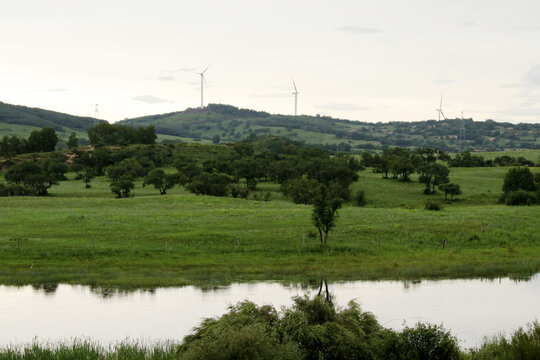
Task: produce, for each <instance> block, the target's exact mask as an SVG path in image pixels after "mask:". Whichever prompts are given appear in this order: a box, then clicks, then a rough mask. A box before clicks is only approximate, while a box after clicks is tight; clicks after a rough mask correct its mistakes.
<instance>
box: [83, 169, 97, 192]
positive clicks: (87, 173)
mask: <svg viewBox="0 0 540 360" xmlns="http://www.w3.org/2000/svg"><path fill="white" fill-rule="evenodd" d="M95 177H96V171H95V170H94V169H93V168H91V167H87V168H85V169H84V174H83V177H82V179H83V182H84V188H85V189H90V188H91V187H92V186H91V185H90V181H92V179H93V178H95Z"/></svg>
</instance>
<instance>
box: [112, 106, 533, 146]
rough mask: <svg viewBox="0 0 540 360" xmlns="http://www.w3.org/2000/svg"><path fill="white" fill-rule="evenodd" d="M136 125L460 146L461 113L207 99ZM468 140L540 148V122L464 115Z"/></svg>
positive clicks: (225, 134)
mask: <svg viewBox="0 0 540 360" xmlns="http://www.w3.org/2000/svg"><path fill="white" fill-rule="evenodd" d="M122 123H127V124H131V125H134V126H143V125H144V126H146V125H150V124H152V125H154V126H155V127H156V131H157V133H159V134H166V135H170V136H178V137H182V138H191V139H194V140H196V141H198V140H206V141H208V140H212V139H214V140H216V141H217V140H218V139H219V140H220V141H221V142H225V141H237V140H240V139H242V138H244V137H246V136H248V135H249V134H250V133H255V134H273V135H281V136H285V137H288V138H291V139H293V140H298V141H303V142H305V143H307V144H314V145H322V146H324V147H326V148H328V149H331V150H344V151H349V150H364V149H380V148H382V147H384V146H414V147H428V146H429V147H437V148H440V149H445V150H448V151H457V150H458V148H459V134H460V125H461V120H460V119H447V120H443V121H436V120H427V121H417V122H401V121H393V122H389V123H381V122H379V123H367V122H359V121H350V120H342V119H334V118H332V117H327V116H304V115H301V116H287V115H273V114H269V113H266V112H261V111H254V110H248V109H239V108H236V107H234V106H230V105H220V104H210V105H208V106H207V107H205V108H197V109H188V110H185V111H180V112H174V113H168V114H161V115H152V116H144V117H139V118H134V119H127V120H124V121H122ZM463 123H464V126H465V139H466V146H467V147H469V148H472V149H474V150H477V151H495V150H503V149H540V124H517V125H515V124H511V123H498V122H495V121H493V120H486V121H481V122H478V121H473V120H472V119H465V120H464V121H463Z"/></svg>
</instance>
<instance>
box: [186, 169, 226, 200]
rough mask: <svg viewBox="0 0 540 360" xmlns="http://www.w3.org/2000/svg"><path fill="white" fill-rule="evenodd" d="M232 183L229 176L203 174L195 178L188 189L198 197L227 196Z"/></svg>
mask: <svg viewBox="0 0 540 360" xmlns="http://www.w3.org/2000/svg"><path fill="white" fill-rule="evenodd" d="M232 182H233V179H232V178H231V177H230V176H229V175H227V174H223V173H207V172H203V173H201V174H200V175H197V176H195V177H193V178H192V179H191V182H190V183H189V184H188V185H187V186H186V189H188V190H189V191H191V192H192V193H194V194H197V195H212V196H226V195H227V194H228V193H229V185H230V184H231V183H232Z"/></svg>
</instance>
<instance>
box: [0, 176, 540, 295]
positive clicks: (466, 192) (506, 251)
mask: <svg viewBox="0 0 540 360" xmlns="http://www.w3.org/2000/svg"><path fill="white" fill-rule="evenodd" d="M536 170H538V169H536ZM506 171H507V169H505V168H458V169H451V173H450V178H451V181H453V182H457V183H459V184H460V185H461V187H462V190H463V195H462V196H460V197H459V198H458V199H457V200H454V201H452V202H450V201H444V195H443V194H441V193H440V192H439V193H437V194H435V195H424V194H423V193H422V189H423V185H422V184H419V183H418V182H417V181H416V179H415V178H413V181H412V182H409V183H403V182H399V181H396V180H390V179H381V176H380V174H374V173H371V172H370V171H369V170H366V171H363V172H361V173H360V179H359V181H358V182H356V183H355V184H353V193H354V192H355V191H357V190H359V189H362V190H364V191H365V192H366V197H367V206H366V207H365V208H360V207H356V206H354V204H353V203H352V202H351V203H349V204H346V205H345V206H344V207H343V208H342V209H341V210H340V212H339V219H338V222H337V226H336V227H335V229H334V230H333V231H332V232H331V233H330V237H329V240H328V241H329V245H328V248H327V249H323V248H322V247H321V246H320V244H319V240H318V235H317V236H315V235H316V229H315V228H314V227H313V226H312V224H311V206H307V205H295V204H293V203H292V202H291V201H290V200H288V199H286V198H284V197H283V195H282V194H281V193H280V192H278V190H279V185H276V184H272V183H262V184H259V186H258V189H259V190H258V191H256V192H255V193H254V194H251V195H250V198H248V199H247V200H244V199H233V198H218V197H211V196H197V195H193V194H191V193H188V192H187V191H185V190H184V189H182V188H179V187H177V188H175V189H173V190H171V191H169V193H168V194H167V195H164V196H161V195H159V194H158V192H157V191H156V190H155V189H153V188H152V187H144V188H143V187H142V186H141V183H140V182H139V183H137V185H136V188H135V189H134V190H133V193H134V197H131V198H128V199H115V198H114V197H113V195H112V194H111V192H110V190H109V186H108V185H109V184H108V182H107V181H106V180H105V178H96V179H94V180H93V181H92V183H91V184H92V188H91V189H84V184H83V183H82V182H81V181H75V180H68V181H64V182H61V183H60V185H58V186H54V187H53V188H51V189H50V196H48V197H10V198H2V199H1V200H0V214H1V216H0V229H1V231H0V260H1V261H0V283H3V284H38V283H48V282H62V283H78V284H89V285H95V286H120V287H126V288H129V287H155V286H173V285H184V284H197V285H201V286H213V285H219V284H227V283H230V282H233V281H250V280H278V281H311V280H313V279H318V278H320V276H327V277H328V278H329V279H332V280H346V279H418V278H442V277H446V278H448V277H477V276H484V277H496V276H503V275H504V276H514V277H527V276H530V275H531V274H534V273H536V272H538V271H539V270H540V231H539V230H540V226H539V221H538V219H539V218H540V207H539V206H530V207H509V206H505V205H500V204H497V200H498V197H499V195H500V193H501V186H502V181H503V178H504V174H505V173H506ZM69 177H70V178H71V179H72V178H73V177H74V176H73V174H70V175H69ZM266 193H268V194H270V195H269V199H270V200H269V201H263V200H262V199H265V198H266V199H267V198H268V195H266V196H264V195H265V194H266ZM427 199H435V200H438V201H440V202H441V203H442V205H443V207H444V208H443V209H442V210H441V211H428V210H425V209H424V202H425V201H426V200H427ZM443 239H446V244H447V247H446V248H443V247H442V246H441V243H442V241H443Z"/></svg>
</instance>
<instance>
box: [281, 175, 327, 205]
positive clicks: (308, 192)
mask: <svg viewBox="0 0 540 360" xmlns="http://www.w3.org/2000/svg"><path fill="white" fill-rule="evenodd" d="M319 185H320V183H319V182H318V181H317V180H315V179H306V178H300V179H291V180H287V181H285V182H284V183H283V184H282V185H281V191H282V192H283V194H284V195H285V196H289V197H291V198H292V199H293V202H294V203H295V204H311V203H312V202H313V196H314V195H315V190H316V189H317V187H318V186H319Z"/></svg>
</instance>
